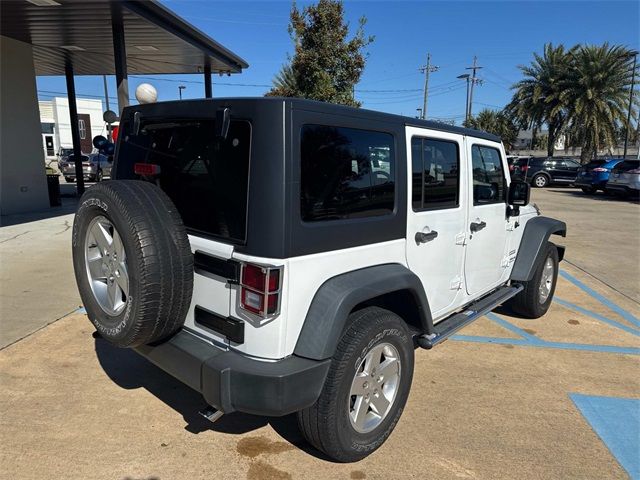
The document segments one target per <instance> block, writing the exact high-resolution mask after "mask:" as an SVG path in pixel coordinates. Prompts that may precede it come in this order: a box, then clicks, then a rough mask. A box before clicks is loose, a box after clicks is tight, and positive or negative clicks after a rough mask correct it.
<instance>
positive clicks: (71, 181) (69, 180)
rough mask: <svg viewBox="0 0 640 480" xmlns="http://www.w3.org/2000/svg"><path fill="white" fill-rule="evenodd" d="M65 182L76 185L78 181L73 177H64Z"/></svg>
mask: <svg viewBox="0 0 640 480" xmlns="http://www.w3.org/2000/svg"><path fill="white" fill-rule="evenodd" d="M64 180H65V182H67V183H74V182H75V181H76V179H75V178H72V177H64Z"/></svg>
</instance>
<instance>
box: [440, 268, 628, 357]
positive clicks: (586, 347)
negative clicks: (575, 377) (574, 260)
mask: <svg viewBox="0 0 640 480" xmlns="http://www.w3.org/2000/svg"><path fill="white" fill-rule="evenodd" d="M560 274H561V275H562V276H563V277H564V278H566V279H567V280H568V281H570V282H571V283H573V284H574V285H576V286H577V287H578V288H580V289H581V290H582V291H583V292H584V293H586V294H587V295H590V296H591V297H593V298H595V299H596V300H597V301H598V302H600V303H601V304H603V305H605V306H606V307H607V308H609V309H610V310H612V311H613V312H615V313H617V314H618V315H620V317H622V318H624V320H626V321H627V322H629V323H630V324H631V325H633V326H630V325H627V324H625V323H622V322H621V321H618V320H614V319H612V318H609V317H607V316H605V315H602V314H600V313H597V312H593V311H591V310H589V309H587V308H584V307H581V306H579V305H576V304H574V303H571V302H569V301H567V300H563V299H561V298H557V297H556V298H554V300H553V301H554V302H555V303H557V304H558V305H562V306H563V307H565V308H568V309H570V310H573V311H575V312H577V313H581V314H583V315H587V316H589V317H591V318H593V319H595V320H598V321H600V322H602V323H606V324H607V325H610V326H612V327H614V328H617V329H619V330H622V331H624V332H626V333H630V334H631V335H633V336H636V337H640V328H636V327H640V321H638V319H637V318H636V317H635V316H634V315H633V314H631V313H630V312H628V311H626V310H625V309H623V308H622V307H620V306H619V305H617V304H615V303H614V302H613V301H611V300H609V299H608V298H605V297H604V296H603V295H600V294H599V293H598V292H596V291H594V290H593V289H591V288H589V287H588V286H587V285H585V284H584V283H582V282H581V281H580V280H578V279H576V278H575V277H573V276H572V275H570V274H568V273H566V272H565V271H563V270H561V271H560ZM486 317H487V318H488V319H489V320H491V321H492V322H494V323H496V324H498V325H500V326H501V327H502V328H505V329H507V330H509V331H510V332H513V333H515V334H516V335H518V336H519V337H520V338H501V337H484V336H476V335H460V334H457V335H453V336H451V339H452V340H457V341H462V342H474V343H497V344H502V345H505V344H508V345H519V346H523V347H536V348H552V349H560V350H582V351H589V352H604V353H618V354H627V355H640V348H634V347H619V346H615V345H597V344H583V343H571V342H549V341H546V340H543V339H542V338H540V337H537V336H535V335H533V334H530V333H528V332H526V331H524V330H523V329H521V328H520V327H517V326H516V325H514V324H513V323H511V322H509V321H507V320H506V319H504V318H502V317H501V316H498V315H496V314H495V313H492V312H490V313H488V314H487V315H486Z"/></svg>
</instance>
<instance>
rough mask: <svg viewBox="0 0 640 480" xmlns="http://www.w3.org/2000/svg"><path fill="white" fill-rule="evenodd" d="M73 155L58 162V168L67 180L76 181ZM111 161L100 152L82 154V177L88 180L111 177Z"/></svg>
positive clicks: (94, 180) (95, 180) (97, 180)
mask: <svg viewBox="0 0 640 480" xmlns="http://www.w3.org/2000/svg"><path fill="white" fill-rule="evenodd" d="M71 158H73V157H66V158H64V159H62V160H60V162H58V168H59V169H60V172H61V173H62V175H63V176H64V179H65V180H66V181H67V182H75V181H76V165H75V163H74V162H73V161H71ZM112 163H113V161H112V160H111V159H110V158H109V157H108V156H107V155H103V154H101V153H92V154H90V155H83V156H82V173H83V178H84V179H85V180H88V181H90V182H100V181H101V180H103V179H104V178H106V177H109V178H110V177H111V165H112Z"/></svg>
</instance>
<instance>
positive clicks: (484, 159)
mask: <svg viewBox="0 0 640 480" xmlns="http://www.w3.org/2000/svg"><path fill="white" fill-rule="evenodd" d="M471 161H472V164H473V204H474V205H485V204H489V203H502V202H504V201H505V194H506V179H505V177H504V170H503V168H502V159H501V157H500V151H499V150H498V149H497V148H492V147H485V146H484V145H473V147H471Z"/></svg>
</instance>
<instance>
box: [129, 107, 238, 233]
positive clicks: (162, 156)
mask: <svg viewBox="0 0 640 480" xmlns="http://www.w3.org/2000/svg"><path fill="white" fill-rule="evenodd" d="M214 123H215V121H214V120H211V119H204V120H177V121H166V122H165V123H147V124H143V125H142V128H141V130H140V134H138V135H135V136H130V137H126V138H125V139H123V141H122V142H121V144H120V151H119V152H118V165H117V170H118V172H117V175H118V178H140V179H144V180H149V181H154V182H156V183H157V184H158V185H159V186H160V188H161V189H162V190H163V191H164V192H165V193H166V194H167V195H168V196H169V198H171V200H172V201H173V203H174V204H175V205H176V208H177V209H178V212H179V213H180V216H181V217H182V220H183V222H184V224H185V226H186V227H187V228H188V229H190V230H192V231H195V232H197V233H198V232H201V233H204V234H207V235H212V236H215V237H220V238H222V239H228V240H231V241H232V242H235V243H239V242H244V241H245V239H246V224H247V188H248V182H249V157H250V151H251V124H250V123H249V122H247V121H240V120H234V121H232V122H231V124H230V126H229V132H228V135H227V138H226V139H224V140H222V139H220V140H216V139H215V136H214V132H215V130H214ZM135 163H148V164H155V165H158V166H159V167H160V174H159V175H157V176H154V177H143V176H137V175H135V173H134V164H135Z"/></svg>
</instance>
